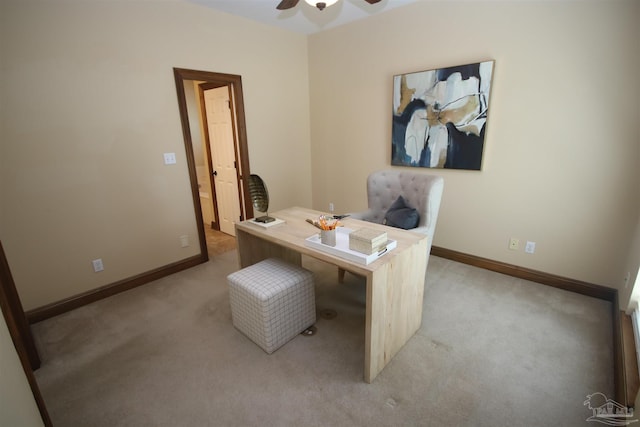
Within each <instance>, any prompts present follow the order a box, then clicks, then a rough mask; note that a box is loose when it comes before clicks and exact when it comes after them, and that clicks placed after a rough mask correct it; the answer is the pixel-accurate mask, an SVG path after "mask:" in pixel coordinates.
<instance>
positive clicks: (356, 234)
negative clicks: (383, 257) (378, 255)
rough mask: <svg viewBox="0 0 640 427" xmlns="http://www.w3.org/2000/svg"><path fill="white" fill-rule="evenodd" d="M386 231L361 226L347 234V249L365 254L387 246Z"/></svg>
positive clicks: (378, 250)
mask: <svg viewBox="0 0 640 427" xmlns="http://www.w3.org/2000/svg"><path fill="white" fill-rule="evenodd" d="M387 240H388V239H387V233H386V232H384V231H380V230H374V229H373V228H361V229H359V230H354V231H352V232H351V233H350V234H349V249H351V250H352V251H357V252H360V253H363V254H366V255H371V254H372V253H375V252H380V251H381V250H383V249H385V248H386V247H387Z"/></svg>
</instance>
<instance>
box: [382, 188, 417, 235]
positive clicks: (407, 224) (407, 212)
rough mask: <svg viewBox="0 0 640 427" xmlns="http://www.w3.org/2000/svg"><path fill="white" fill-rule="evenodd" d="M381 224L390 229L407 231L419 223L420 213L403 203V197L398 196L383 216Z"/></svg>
mask: <svg viewBox="0 0 640 427" xmlns="http://www.w3.org/2000/svg"><path fill="white" fill-rule="evenodd" d="M382 223H383V224H386V225H390V226H391V227H396V228H403V229H405V230H409V229H411V228H416V227H417V226H418V224H419V223H420V213H418V211H417V210H416V209H414V208H412V207H411V206H409V205H408V204H407V202H405V200H404V197H402V196H398V198H397V199H396V201H395V202H393V204H392V205H391V206H390V207H389V210H388V211H387V213H386V214H385V215H384V221H383V222H382Z"/></svg>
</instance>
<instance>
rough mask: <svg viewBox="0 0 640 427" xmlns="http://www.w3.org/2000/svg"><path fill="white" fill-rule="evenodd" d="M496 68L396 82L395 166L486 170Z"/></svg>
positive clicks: (479, 66) (463, 68) (480, 66)
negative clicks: (491, 92) (491, 91)
mask: <svg viewBox="0 0 640 427" xmlns="http://www.w3.org/2000/svg"><path fill="white" fill-rule="evenodd" d="M493 63H494V61H486V62H479V63H475V64H468V65H459V66H456V67H448V68H439V69H436V70H429V71H420V72H416V73H409V74H400V75H397V76H394V77H393V124H392V137H391V138H392V144H391V164H392V165H396V166H415V167H423V168H447V169H468V170H480V169H481V166H482V153H483V150H484V136H485V130H486V125H487V116H488V113H489V94H490V90H491V77H492V74H493Z"/></svg>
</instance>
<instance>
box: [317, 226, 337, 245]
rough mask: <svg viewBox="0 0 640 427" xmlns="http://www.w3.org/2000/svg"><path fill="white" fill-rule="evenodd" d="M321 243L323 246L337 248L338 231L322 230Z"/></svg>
mask: <svg viewBox="0 0 640 427" xmlns="http://www.w3.org/2000/svg"><path fill="white" fill-rule="evenodd" d="M320 242H322V244H323V245H327V246H335V245H336V229H335V228H332V229H331V230H320Z"/></svg>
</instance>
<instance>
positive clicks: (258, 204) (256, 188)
mask: <svg viewBox="0 0 640 427" xmlns="http://www.w3.org/2000/svg"><path fill="white" fill-rule="evenodd" d="M249 197H251V203H252V204H253V207H254V208H255V209H256V210H258V211H260V212H264V213H265V214H266V215H265V216H261V217H260V218H256V219H255V220H256V222H264V223H266V222H272V221H275V220H276V219H275V218H272V217H270V216H269V213H268V210H269V192H268V191H267V186H266V184H265V183H264V181H263V180H262V178H260V177H259V176H258V175H253V174H251V175H249Z"/></svg>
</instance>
